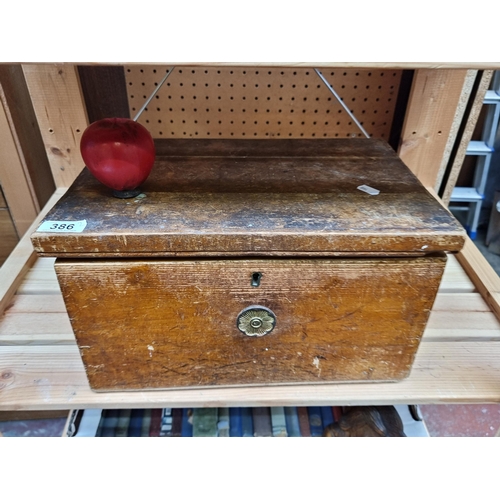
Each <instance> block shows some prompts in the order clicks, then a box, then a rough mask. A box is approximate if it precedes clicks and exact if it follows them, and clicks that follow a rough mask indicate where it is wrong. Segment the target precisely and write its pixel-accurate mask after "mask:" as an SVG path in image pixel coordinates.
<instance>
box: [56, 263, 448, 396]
mask: <svg viewBox="0 0 500 500" xmlns="http://www.w3.org/2000/svg"><path fill="white" fill-rule="evenodd" d="M445 261H446V259H445V256H435V257H423V258H411V259H396V258H393V259H332V260H324V259H317V260H316V259H307V260H293V259H284V260H273V259H255V260H233V261H230V260H209V261H201V260H193V261H180V260H158V261H155V260H143V261H127V260H114V261H113V260H111V261H109V260H108V261H99V260H93V261H90V260H89V261H74V260H61V261H56V272H57V275H58V278H59V282H60V285H61V289H62V293H63V297H64V299H65V303H66V307H67V310H68V313H69V317H70V320H71V323H72V326H73V329H74V332H75V336H76V338H77V342H78V344H79V347H80V352H81V354H82V358H83V361H84V364H85V366H86V369H87V374H88V377H89V382H90V385H91V387H92V388H94V389H96V390H127V389H149V388H163V387H196V386H218V385H223V386H224V385H254V384H269V383H291V382H314V381H322V382H324V381H353V380H368V381H370V380H397V379H401V378H404V377H406V376H407V375H408V374H409V370H410V367H411V364H412V361H413V358H414V356H415V352H416V349H417V347H418V345H419V342H420V337H421V335H422V333H423V331H424V327H425V324H426V322H427V318H428V315H429V313H430V309H431V308H432V304H433V302H434V298H435V295H436V293H437V289H438V286H439V282H440V279H441V275H442V273H443V270H444V265H445ZM254 272H260V273H261V274H262V279H261V284H260V286H258V287H255V286H252V285H251V281H252V274H253V273H254ZM252 305H258V306H264V307H267V308H269V309H271V310H272V311H273V313H274V314H275V315H276V318H277V319H276V326H275V328H274V330H273V331H272V332H271V333H269V334H267V335H265V336H263V337H248V336H246V335H244V334H243V333H242V332H240V331H239V330H238V328H237V326H236V322H237V318H238V315H239V313H240V312H241V311H242V310H243V309H245V308H247V307H249V306H252Z"/></svg>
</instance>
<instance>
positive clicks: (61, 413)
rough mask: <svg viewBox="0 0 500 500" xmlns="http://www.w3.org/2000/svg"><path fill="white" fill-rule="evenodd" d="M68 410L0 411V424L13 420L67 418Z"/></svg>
mask: <svg viewBox="0 0 500 500" xmlns="http://www.w3.org/2000/svg"><path fill="white" fill-rule="evenodd" d="M67 417H68V411H67V410H47V411H0V422H8V421H13V420H40V419H49V418H50V419H53V418H67Z"/></svg>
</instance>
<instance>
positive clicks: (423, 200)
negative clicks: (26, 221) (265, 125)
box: [32, 139, 465, 257]
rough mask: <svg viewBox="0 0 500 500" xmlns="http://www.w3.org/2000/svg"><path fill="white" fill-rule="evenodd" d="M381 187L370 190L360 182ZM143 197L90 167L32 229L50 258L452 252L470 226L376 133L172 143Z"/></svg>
mask: <svg viewBox="0 0 500 500" xmlns="http://www.w3.org/2000/svg"><path fill="white" fill-rule="evenodd" d="M363 184H365V185H368V186H370V187H373V188H375V189H378V190H379V191H380V194H379V195H376V196H371V195H369V194H367V193H365V192H362V191H360V190H358V189H357V187H358V186H360V185H363ZM142 191H143V195H145V196H143V197H140V198H135V199H129V200H122V199H117V198H114V197H113V196H111V194H110V192H109V190H108V188H106V187H104V186H103V185H101V184H100V183H98V182H97V181H96V180H95V179H94V178H93V177H92V176H91V175H90V173H89V172H88V171H87V170H86V169H85V171H84V172H82V174H81V175H80V176H79V178H78V179H77V181H76V182H75V183H74V185H73V186H72V187H71V188H70V190H69V191H68V193H67V195H66V196H65V197H64V198H63V199H62V200H61V201H60V203H59V204H58V205H57V206H56V207H55V209H54V210H52V211H51V212H50V213H49V214H48V215H47V217H46V220H66V221H67V220H86V221H87V227H86V229H85V230H84V232H82V233H59V234H58V233H48V232H43V233H42V232H35V233H34V234H33V237H32V241H33V243H34V247H35V249H36V250H37V252H39V253H40V254H42V255H45V256H66V257H85V256H92V257H113V256H119V257H127V256H130V257H140V256H147V257H154V256H187V255H195V256H196V255H214V256H231V255H233V256H235V255H236V256H242V255H245V256H249V255H252V256H257V255H271V256H272V255H274V256H297V255H300V256H318V255H338V254H342V253H349V254H351V255H352V254H356V253H357V254H358V255H359V254H373V253H378V254H384V253H386V254H387V253H388V254H394V253H399V254H401V253H405V252H408V253H414V254H420V255H422V254H425V253H430V252H434V251H441V250H446V251H458V250H460V248H461V247H462V246H463V242H464V237H465V232H464V230H463V228H462V227H461V226H460V225H459V223H458V222H457V221H456V220H455V219H454V217H453V216H451V215H450V213H449V212H448V211H447V210H446V209H444V208H443V207H442V206H440V204H439V203H438V202H437V201H436V200H435V199H434V198H433V197H432V196H431V195H430V194H429V193H428V192H427V191H426V190H425V188H423V186H422V185H421V184H420V182H419V181H418V179H417V178H416V177H415V176H414V175H413V174H412V173H411V172H410V171H409V169H408V168H406V167H405V165H404V164H403V163H402V162H401V160H400V159H399V158H398V157H397V155H396V154H395V152H394V151H393V150H392V149H391V148H390V147H389V146H388V145H387V144H386V143H385V142H383V141H378V140H366V139H345V140H342V139H338V140H335V139H333V140H328V139H324V140H323V139H316V140H314V139H313V140H295V139H294V140H286V139H283V140H194V139H191V140H182V139H181V140H172V141H165V142H162V143H160V144H158V147H157V161H156V165H155V167H154V169H153V172H152V174H151V175H150V177H149V179H148V180H147V181H146V182H145V183H144V185H143V188H142Z"/></svg>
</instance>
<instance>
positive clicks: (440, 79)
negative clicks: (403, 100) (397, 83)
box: [399, 70, 476, 190]
mask: <svg viewBox="0 0 500 500" xmlns="http://www.w3.org/2000/svg"><path fill="white" fill-rule="evenodd" d="M475 74H476V72H475V71H472V70H439V71H436V70H419V71H417V72H416V74H415V76H414V80H413V86H412V91H411V94H410V100H409V104H408V111H407V114H406V117H405V123H404V125H403V133H402V142H401V147H400V150H399V155H400V157H401V159H402V160H403V161H404V163H405V164H406V165H407V166H408V167H409V168H410V169H411V170H412V172H413V173H414V174H415V175H416V176H417V177H418V178H419V179H420V181H421V182H422V183H423V184H424V186H427V187H433V188H434V189H436V190H437V189H439V186H440V184H441V179H442V176H443V174H444V171H445V168H446V165H447V163H448V159H449V156H450V153H451V148H452V146H453V144H454V142H455V137H456V134H457V131H458V127H459V125H460V122H461V119H462V116H463V113H464V110H465V106H466V104H467V100H468V97H469V92H470V89H471V88H472V85H473V82H474V77H475Z"/></svg>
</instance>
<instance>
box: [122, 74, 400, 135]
mask: <svg viewBox="0 0 500 500" xmlns="http://www.w3.org/2000/svg"><path fill="white" fill-rule="evenodd" d="M124 69H125V77H126V82H127V94H128V102H129V108H130V116H131V117H134V116H135V115H136V113H137V111H138V110H139V109H140V108H141V106H142V105H143V104H144V102H145V100H146V99H147V98H148V97H149V95H150V94H151V93H152V92H153V90H154V88H155V86H157V85H158V84H159V82H160V81H161V80H162V78H163V76H164V75H165V72H166V71H167V70H168V69H169V67H168V66H152V65H131V66H125V67H124ZM319 69H320V71H321V72H322V73H323V75H324V76H325V77H326V79H327V80H328V81H329V82H330V84H331V85H333V88H334V89H335V90H336V92H337V93H338V94H339V95H340V96H341V98H342V100H343V101H344V102H345V103H346V104H347V105H348V106H349V109H350V110H351V111H352V112H353V113H354V116H355V117H356V118H357V119H358V120H359V121H360V122H361V124H362V125H363V127H364V128H365V129H366V131H367V132H368V133H369V134H370V136H372V137H375V138H382V139H385V140H388V138H389V134H390V130H391V125H392V120H393V116H394V109H395V106H396V98H397V94H398V90H399V84H400V80H401V75H402V71H400V70H385V69H382V70H380V69H376V70H375V69H372V70H359V69H348V68H346V69H339V68H334V69H332V68H319ZM139 122H140V123H142V124H143V125H144V126H145V127H146V128H147V129H148V130H149V131H150V132H151V134H152V136H153V137H154V138H155V139H160V138H248V139H251V138H280V137H281V138H299V137H303V138H314V137H315V138H335V137H338V138H340V137H344V138H345V137H362V136H363V135H362V133H361V132H360V130H359V129H358V128H357V126H356V124H355V123H353V122H352V120H351V119H350V117H349V116H348V114H347V113H346V111H345V110H344V109H342V106H341V105H340V104H339V103H338V101H337V100H336V98H335V97H334V96H333V94H332V93H331V92H330V91H329V90H328V89H327V88H326V86H325V84H324V83H323V82H322V81H321V80H320V78H319V77H318V75H317V74H316V73H315V71H314V69H312V68H310V69H308V68H289V69H287V68H261V67H218V68H217V67H215V68H214V67H199V66H196V67H180V68H175V69H174V71H173V73H172V74H171V75H170V76H169V78H168V80H167V81H166V82H165V83H164V85H163V86H162V88H161V89H160V90H159V92H158V94H157V95H156V97H155V98H154V99H153V100H152V101H151V103H150V104H149V106H148V107H147V108H146V110H145V111H144V112H143V113H142V115H141V117H140V119H139Z"/></svg>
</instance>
